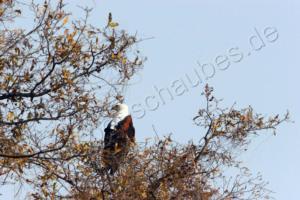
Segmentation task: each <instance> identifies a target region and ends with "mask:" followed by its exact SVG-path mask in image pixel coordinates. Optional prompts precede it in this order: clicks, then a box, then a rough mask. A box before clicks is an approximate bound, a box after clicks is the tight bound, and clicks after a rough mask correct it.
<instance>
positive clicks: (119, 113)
mask: <svg viewBox="0 0 300 200" xmlns="http://www.w3.org/2000/svg"><path fill="white" fill-rule="evenodd" d="M112 110H115V111H116V117H119V118H122V119H124V118H125V117H126V116H128V115H129V109H128V106H127V105H126V104H124V103H118V104H116V105H115V106H113V107H112ZM122 119H121V120H122Z"/></svg>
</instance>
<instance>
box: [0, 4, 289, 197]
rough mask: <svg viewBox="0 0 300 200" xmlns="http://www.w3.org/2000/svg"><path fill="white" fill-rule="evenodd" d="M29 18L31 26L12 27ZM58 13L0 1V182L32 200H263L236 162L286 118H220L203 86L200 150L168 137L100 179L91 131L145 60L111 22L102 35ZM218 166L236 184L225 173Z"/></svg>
mask: <svg viewBox="0 0 300 200" xmlns="http://www.w3.org/2000/svg"><path fill="white" fill-rule="evenodd" d="M26 8H27V11H28V10H29V9H30V10H32V12H33V14H34V27H33V28H31V29H30V30H27V29H26V30H24V29H21V28H18V27H14V24H12V23H13V22H17V21H18V19H19V16H20V15H22V13H23V12H24V11H23V9H26ZM65 10H66V9H65V4H64V3H63V1H62V0H60V1H58V2H57V3H56V4H55V5H54V4H51V3H50V2H49V1H45V2H44V3H43V4H38V3H34V2H33V3H31V4H30V5H27V4H23V3H20V2H19V1H16V0H0V22H1V33H0V41H1V43H0V54H1V56H0V75H1V76H0V145H1V148H0V181H1V183H2V184H4V185H5V184H9V182H8V181H9V180H11V181H13V182H18V183H20V185H24V184H26V185H28V186H30V188H31V189H32V190H31V191H30V192H29V193H28V198H30V199H32V198H33V199H68V198H69V199H202V200H206V199H223V200H230V199H260V198H261V197H267V195H268V190H267V189H266V188H265V182H263V181H262V180H261V179H260V178H261V177H260V176H252V175H251V174H250V173H249V170H248V169H247V168H245V167H243V166H241V163H240V162H239V161H237V160H236V158H235V153H236V152H238V151H240V150H242V149H245V148H246V147H247V145H248V144H249V143H250V141H251V140H252V138H251V136H252V135H253V134H256V133H257V131H260V130H264V129H271V130H276V127H277V126H278V125H279V124H281V123H282V122H284V121H287V120H288V114H286V115H285V116H284V117H282V118H281V117H279V116H278V115H277V116H275V117H270V118H269V119H265V118H263V117H262V116H261V115H259V114H256V113H254V111H253V109H252V108H251V107H248V108H245V109H236V108H235V107H234V106H232V107H231V108H227V109H222V108H221V107H220V106H219V100H217V99H216V98H215V97H214V96H213V95H212V88H211V87H209V86H206V87H205V90H204V93H203V96H204V99H205V101H206V107H205V108H203V109H200V111H199V112H198V114H197V116H196V117H195V118H194V121H195V123H196V125H198V126H199V127H201V131H202V130H203V129H205V134H204V135H203V137H202V138H201V139H200V140H199V142H197V143H192V142H190V143H188V144H178V143H176V142H174V141H172V139H171V137H169V136H168V137H165V138H163V139H159V138H157V139H156V140H155V141H154V142H146V143H145V144H144V145H137V146H136V147H134V148H133V149H132V150H131V151H130V152H129V154H128V155H127V159H126V161H124V163H122V166H121V167H120V169H119V170H118V171H117V172H116V173H115V174H113V175H110V174H107V173H106V172H105V171H103V170H102V164H103V163H102V161H101V155H102V150H103V144H102V141H101V140H100V139H99V137H98V138H97V137H96V136H94V134H93V131H94V130H95V129H96V128H97V126H98V125H99V123H101V122H102V121H103V120H104V119H105V118H107V117H109V116H110V115H111V113H110V107H111V106H112V104H114V103H115V102H116V101H119V100H120V97H121V95H122V88H123V87H124V86H125V85H126V83H127V81H129V80H130V79H131V78H132V77H133V76H134V74H135V72H136V71H137V70H139V69H140V68H141V67H142V65H143V61H144V58H142V57H141V56H139V55H138V54H139V51H138V50H135V44H136V43H138V42H139V40H137V39H136V36H134V35H133V36H132V35H130V34H128V33H126V32H125V31H123V30H118V29H117V28H118V23H116V22H114V21H113V19H112V15H111V14H109V16H108V20H107V25H106V26H105V27H104V28H102V29H100V28H97V27H94V26H93V25H90V24H88V17H89V14H90V12H91V10H90V9H87V8H85V9H83V11H84V13H85V17H84V19H81V20H71V18H72V15H71V13H68V12H66V11H65ZM225 167H232V168H236V169H237V176H236V177H232V176H227V175H226V174H224V168H225Z"/></svg>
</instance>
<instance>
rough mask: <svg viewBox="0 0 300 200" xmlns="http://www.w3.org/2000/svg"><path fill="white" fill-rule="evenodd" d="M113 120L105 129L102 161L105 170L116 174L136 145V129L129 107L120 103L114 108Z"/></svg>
mask: <svg viewBox="0 0 300 200" xmlns="http://www.w3.org/2000/svg"><path fill="white" fill-rule="evenodd" d="M112 110H114V111H115V113H114V117H113V119H112V120H111V121H110V123H109V124H108V125H107V127H106V128H105V129H104V133H105V135H104V149H103V154H102V160H103V163H104V167H105V169H106V170H107V171H108V172H109V173H110V174H114V173H115V172H116V171H117V170H118V168H119V166H120V164H121V163H122V162H124V160H125V158H126V156H127V154H128V151H129V149H130V147H132V146H133V145H134V144H135V128H134V126H133V122H132V117H131V115H130V113H129V109H128V106H127V105H126V104H123V103H118V104H116V105H115V106H113V107H112Z"/></svg>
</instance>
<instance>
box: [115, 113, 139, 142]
mask: <svg viewBox="0 0 300 200" xmlns="http://www.w3.org/2000/svg"><path fill="white" fill-rule="evenodd" d="M118 128H119V129H120V130H121V132H122V133H123V134H126V135H127V136H128V138H129V139H130V142H133V143H134V142H135V128H134V126H133V122H132V117H131V115H128V116H127V117H125V118H124V119H123V120H122V121H121V122H119V124H118Z"/></svg>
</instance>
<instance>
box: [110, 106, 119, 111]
mask: <svg viewBox="0 0 300 200" xmlns="http://www.w3.org/2000/svg"><path fill="white" fill-rule="evenodd" d="M111 109H112V110H115V111H119V105H114V106H113V107H112V108H111Z"/></svg>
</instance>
